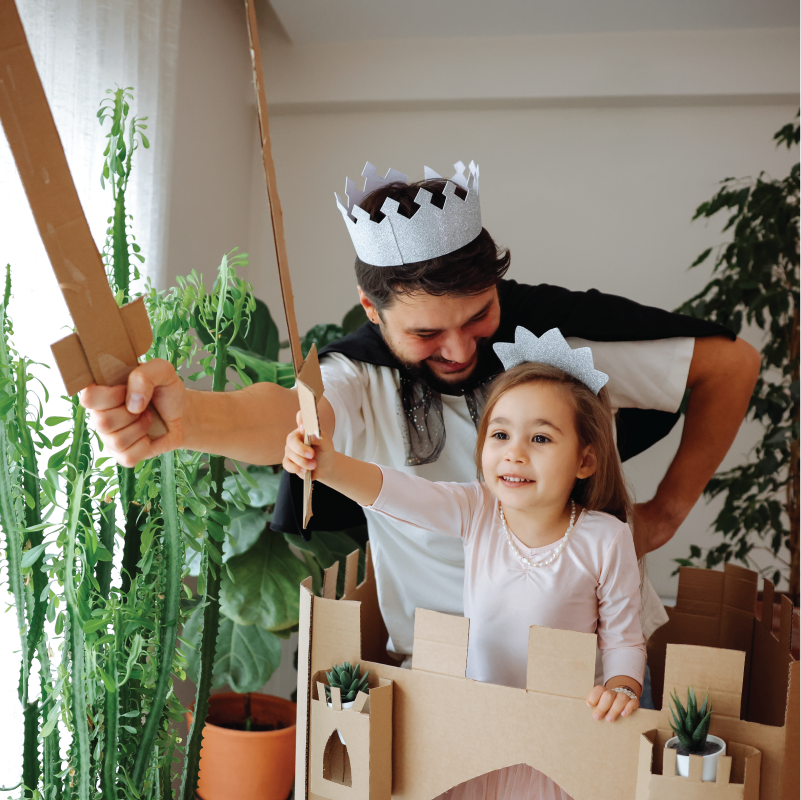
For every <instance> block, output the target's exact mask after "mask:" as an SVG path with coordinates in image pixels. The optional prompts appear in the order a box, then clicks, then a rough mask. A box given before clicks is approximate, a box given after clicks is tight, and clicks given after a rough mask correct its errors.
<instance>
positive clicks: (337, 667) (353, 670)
mask: <svg viewBox="0 0 801 800" xmlns="http://www.w3.org/2000/svg"><path fill="white" fill-rule="evenodd" d="M360 668H361V667H360V665H359V664H354V665H352V666H351V663H350V661H345V662H344V663H343V664H334V666H333V667H332V668H331V671H330V672H326V673H325V677H326V678H328V686H326V687H325V696H326V698H327V699H328V707H329V708H332V707H333V703H332V702H331V689H332V688H334V687H336V688H337V689H339V691H340V696H341V698H342V708H343V710H344V709H347V708H352V707H353V704H354V703H355V702H356V695H357V694H359V692H364V693H365V694H369V693H370V687H369V686H368V685H367V676H368V675H369V674H370V670H369V669H368V670H367V672H365V673H364V675H362V676H359V670H360ZM337 735H338V736H339V741H340V742H342V744H345V740H344V739H343V738H342V734H341V733H340V732H339V731H337Z"/></svg>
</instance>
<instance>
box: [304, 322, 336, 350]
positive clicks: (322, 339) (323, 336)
mask: <svg viewBox="0 0 801 800" xmlns="http://www.w3.org/2000/svg"><path fill="white" fill-rule="evenodd" d="M344 335H345V332H344V331H343V330H342V328H341V327H340V326H339V325H334V324H333V323H330V322H329V323H326V324H323V325H315V326H314V327H313V328H311V330H309V331H308V332H307V333H306V335H305V336H304V337H303V339H301V342H300V349H301V351H302V352H303V357H304V358H306V356H307V355H308V354H309V350H311V346H312V344H316V345H317V350H318V352H319V351H320V350H321V349H322V348H323V347H325V346H326V345H327V344H333V343H334V342H337V341H339V340H340V339H341V338H342V337H343V336H344Z"/></svg>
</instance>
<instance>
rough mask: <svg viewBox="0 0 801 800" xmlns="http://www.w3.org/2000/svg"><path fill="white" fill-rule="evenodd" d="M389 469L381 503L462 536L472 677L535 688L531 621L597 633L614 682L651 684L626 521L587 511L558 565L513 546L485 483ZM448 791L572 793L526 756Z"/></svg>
mask: <svg viewBox="0 0 801 800" xmlns="http://www.w3.org/2000/svg"><path fill="white" fill-rule="evenodd" d="M381 471H382V473H383V485H382V487H381V492H380V494H379V495H378V497H377V498H376V501H375V503H373V505H372V506H371V508H372V510H373V511H378V512H380V513H381V514H385V515H387V516H389V517H393V518H395V519H398V520H401V521H403V522H406V523H410V524H412V525H414V526H416V527H418V528H420V529H421V530H424V531H436V532H439V533H444V534H449V535H451V536H460V537H461V538H462V542H463V544H464V550H465V582H464V613H465V616H466V617H469V618H470V647H469V649H468V653H467V677H468V678H471V679H473V680H478V681H485V682H487V683H496V684H503V685H505V686H514V687H518V688H525V686H526V662H527V660H528V630H529V627H530V626H532V625H539V626H543V627H548V628H560V629H563V630H573V631H580V632H584V633H595V634H597V636H598V647H599V650H600V653H601V660H602V664H603V673H604V681H606V680H609V678H611V677H613V676H615V675H627V676H629V677H631V678H634V680H636V681H637V682H638V683H639V684H640V685H642V682H643V674H644V672H645V644H644V641H643V635H642V629H641V627H640V618H639V612H640V572H639V567H638V564H637V556H636V554H635V552H634V541H633V539H632V535H631V530H630V529H629V526H628V525H627V524H626V523H625V522H621V521H620V520H619V519H617V518H616V517H613V516H610V515H609V514H604V513H601V512H598V511H586V510H585V511H582V513H581V514H580V515H579V518H578V519H577V520H576V524H575V527H574V529H573V532H572V533H571V534H570V537H569V539H568V543H567V546H566V547H565V548H564V550H563V551H562V552H561V554H560V555H559V556H558V557H557V558H556V560H555V561H554V562H553V563H552V564H549V565H548V566H546V567H539V568H538V567H533V566H526V565H524V564H522V563H520V561H519V560H518V559H517V558H516V556H515V555H514V553H513V552H512V549H511V548H510V546H509V542H508V540H507V537H506V534H505V532H504V530H503V527H502V525H501V521H500V514H499V509H498V501H497V500H496V499H495V497H494V496H493V495H492V494H491V493H490V492H489V490H488V489H487V487H486V486H485V485H484V484H483V483H481V482H479V481H473V482H471V483H444V482H441V483H435V482H432V481H428V480H425V479H424V478H420V477H418V476H415V475H410V474H408V473H404V472H400V471H398V470H394V469H389V468H387V467H381ZM512 538H513V540H514V544H515V546H516V547H517V549H518V550H519V551H520V553H521V554H522V555H523V556H525V557H526V558H527V559H529V561H534V562H537V561H543V560H545V559H547V558H549V557H550V556H551V555H552V554H553V551H554V549H555V548H556V546H557V544H558V542H555V543H553V544H551V545H547V546H546V547H536V548H530V547H526V546H525V545H524V544H523V543H522V542H521V541H520V540H519V539H517V537H516V536H514V533H512ZM412 658H414V656H412ZM588 713H589V710H588ZM438 800H570V798H569V796H568V795H567V794H566V793H565V792H563V791H562V790H561V789H560V788H559V787H558V786H557V785H556V784H554V783H553V781H552V780H551V779H550V778H548V777H547V776H546V775H544V774H543V773H541V772H539V771H538V770H535V769H533V768H532V767H530V766H528V765H527V764H518V765H516V766H513V767H508V768H506V769H502V770H497V771H495V772H492V773H489V774H488V775H482V776H480V777H478V778H474V779H472V780H470V781H467V782H466V783H462V784H460V785H459V786H456V787H454V788H453V789H451V790H449V791H448V792H446V793H445V794H444V795H441V796H440V798H438Z"/></svg>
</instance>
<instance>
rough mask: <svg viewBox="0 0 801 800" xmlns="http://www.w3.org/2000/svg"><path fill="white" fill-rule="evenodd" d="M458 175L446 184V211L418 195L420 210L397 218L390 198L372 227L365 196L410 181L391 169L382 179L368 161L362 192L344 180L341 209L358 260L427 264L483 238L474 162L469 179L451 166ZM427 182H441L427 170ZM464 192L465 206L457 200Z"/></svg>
mask: <svg viewBox="0 0 801 800" xmlns="http://www.w3.org/2000/svg"><path fill="white" fill-rule="evenodd" d="M453 166H454V168H455V169H456V174H455V175H453V177H451V178H448V181H447V183H446V184H445V188H444V189H443V193H444V195H445V205H444V206H443V207H442V208H437V206H435V205H434V204H433V203H432V202H431V198H432V194H431V192H428V191H426V190H425V189H420V191H418V192H417V196H416V197H415V198H414V202H415V203H417V205H418V206H420V208H418V209H417V211H415V213H414V214H413V216H412V217H411V219H409V218H408V217H404V216H403V215H402V214H399V213H398V206H399V203H398V201H397V200H393V199H392V198H391V197H387V198H386V199H385V200H384V203H383V205H382V206H381V212H382V213H383V214H384V215H385V217H384V219H382V220H381V222H373V221H372V220H371V219H370V215H369V214H368V213H367V212H366V211H365V210H364V209H363V208H361V202H362V200H364V197H365V195H367V194H369V193H370V192H372V191H373V190H374V189H378V188H379V187H380V186H384V185H386V184H387V183H392V182H394V181H402V182H403V183H407V184H408V183H409V177H408V176H407V175H404V174H403V173H402V172H398V171H397V170H394V169H390V170H389V171H388V172H387V174H386V175H385V176H384V177H383V178H382V177H381V176H380V175H376V172H375V167H374V166H373V165H372V164H371V163H370V162H369V161H368V162H367V165H366V166H365V168H364V170H363V171H362V175H363V176H364V178H365V181H364V189H363V190H359V189H357V188H356V184H355V183H354V181H352V180H351V179H350V178H347V179H346V180H345V200H343V199H342V198H341V197H340V196H339V195H338V194H336V192H335V193H334V196H335V197H336V199H337V207H338V208H339V210H340V211H341V212H342V218H343V219H344V220H345V224H346V225H347V226H348V232H349V233H350V238H351V239H352V240H353V246H354V247H355V248H356V253H357V255H358V256H359V258H360V259H361V260H362V261H364V262H365V263H366V264H372V265H373V266H375V267H394V266H398V265H400V264H413V263H414V262H416V261H427V260H428V259H430V258H437V257H438V256H444V255H447V254H448V253H452V252H454V250H458V249H459V248H460V247H464V246H465V245H466V244H469V243H470V242H472V241H473V239H475V238H476V236H478V235H479V233H481V206H480V205H479V199H478V166H477V165H476V164H475V163H474V162H472V161H471V162H470V166H469V167H467V170H468V174H467V176H466V177H465V174H464V171H465V165H464V164H463V163H462V162H461V161H459V162H457V163H456V164H454V165H453ZM424 169H425V179H426V180H431V179H435V178H442V176H441V175H438V174H437V173H436V172H434V170H433V169H430V168H429V167H425V168H424ZM457 186H460V187H461V188H462V189H464V190H465V191H466V192H467V196H466V197H465V199H464V200H462V199H461V198H460V197H458V196H457V195H456V194H455V189H456V187H457Z"/></svg>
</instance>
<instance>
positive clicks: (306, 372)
mask: <svg viewBox="0 0 801 800" xmlns="http://www.w3.org/2000/svg"><path fill="white" fill-rule="evenodd" d="M245 16H246V19H247V28H248V38H249V40H250V57H251V62H252V66H253V85H254V87H255V89H256V104H257V106H258V110H259V141H260V142H261V155H262V163H263V165H264V178H265V181H266V183H267V199H268V200H269V203H270V220H271V222H272V226H273V243H274V245H275V258H276V261H277V263H278V279H279V281H280V283H281V299H282V300H283V301H284V314H285V315H286V327H287V330H288V331H289V348H290V350H291V351H292V363H293V364H294V366H295V374H296V375H297V378H298V399H299V400H300V413H301V417H302V419H303V427H304V429H305V430H306V437H305V439H306V444H309V443H310V437H311V436H312V435H316V436H319V435H320V423H319V419H318V416H317V403H318V402H319V401H320V399H321V398H322V396H323V377H322V374H321V373H320V365H319V363H318V361H317V347H316V346H315V345H312V348H311V351H310V352H309V354H308V355H307V356H306V360H305V361H304V360H303V353H302V351H301V346H300V335H299V334H298V323H297V319H296V317H295V296H294V294H293V292H292V279H291V278H290V275H289V261H288V259H287V254H286V238H285V237H284V214H283V212H282V211H281V200H280V198H279V197H278V181H277V180H276V177H275V163H274V162H273V151H272V144H271V142H270V118H269V114H268V112H267V96H266V94H265V92H264V72H263V68H262V61H261V45H260V44H259V26H258V23H257V21H256V5H255V3H254V2H253V0H245ZM311 496H312V475H311V474H310V473H308V472H307V473H306V475H305V476H304V478H303V527H304V528H305V527H306V526H307V525H308V524H309V520H310V519H311V516H312V505H311Z"/></svg>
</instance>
